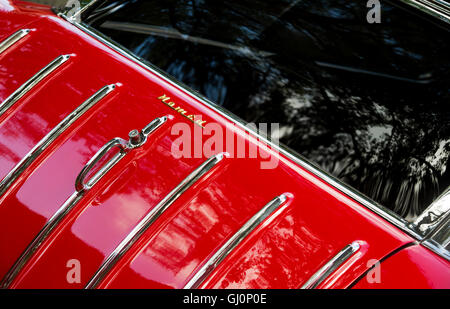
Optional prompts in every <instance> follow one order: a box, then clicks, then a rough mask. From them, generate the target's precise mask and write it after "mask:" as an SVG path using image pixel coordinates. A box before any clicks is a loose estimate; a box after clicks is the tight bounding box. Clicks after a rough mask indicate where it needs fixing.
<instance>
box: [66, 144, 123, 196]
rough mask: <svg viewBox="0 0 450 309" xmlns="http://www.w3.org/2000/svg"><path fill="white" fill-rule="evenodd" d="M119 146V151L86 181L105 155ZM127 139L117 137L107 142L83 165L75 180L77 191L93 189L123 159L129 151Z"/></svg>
mask: <svg viewBox="0 0 450 309" xmlns="http://www.w3.org/2000/svg"><path fill="white" fill-rule="evenodd" d="M114 148H118V149H119V152H118V153H116V154H115V155H114V156H113V157H112V158H111V159H110V160H108V162H106V163H105V165H103V166H102V167H101V168H100V169H99V170H98V172H97V173H95V174H94V175H93V176H92V177H91V178H89V179H88V180H87V181H86V176H87V175H88V174H89V172H90V171H91V170H92V169H93V168H94V166H95V165H97V163H98V162H99V161H100V160H101V159H102V158H103V157H105V156H106V155H107V154H108V153H109V152H110V151H111V150H112V149H114ZM127 150H128V149H127V141H126V140H124V139H122V138H120V137H116V138H114V139H112V140H110V141H109V142H108V143H106V144H105V145H104V146H103V147H102V148H100V150H99V151H97V153H96V154H95V155H94V156H93V157H92V158H91V159H90V160H89V162H88V163H87V164H86V165H85V166H84V167H83V169H82V170H81V172H80V173H79V174H78V177H77V179H76V181H75V189H76V190H77V191H83V190H85V191H87V190H89V189H91V188H92V187H93V186H94V185H95V184H96V183H97V181H99V180H100V179H101V178H102V177H103V176H104V175H105V174H106V173H107V172H108V171H109V170H110V169H111V168H112V167H113V166H114V165H116V164H117V162H119V161H120V159H122V158H123V157H124V156H125V155H126V153H127Z"/></svg>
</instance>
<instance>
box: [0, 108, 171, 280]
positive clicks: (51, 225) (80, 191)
mask: <svg viewBox="0 0 450 309" xmlns="http://www.w3.org/2000/svg"><path fill="white" fill-rule="evenodd" d="M166 120H167V117H160V118H156V119H155V120H153V121H152V122H151V123H150V124H149V125H147V126H146V127H145V128H144V129H143V130H142V135H143V138H144V139H143V141H142V143H140V144H139V145H138V146H136V145H130V141H129V142H128V143H127V141H125V140H124V139H122V138H118V137H116V138H113V139H112V140H110V141H109V142H107V143H106V144H105V145H104V146H103V147H102V148H100V149H99V150H98V151H97V152H96V154H95V155H94V156H93V157H92V158H91V159H90V160H89V161H88V163H86V165H85V166H84V167H83V169H82V170H81V172H80V173H79V174H78V177H77V178H76V180H75V192H74V193H73V194H72V195H71V196H70V197H69V198H68V199H67V200H66V201H65V202H64V204H63V205H62V206H61V207H60V208H59V209H58V210H57V211H56V213H54V214H53V216H52V217H51V218H50V219H49V220H48V221H47V222H46V223H45V225H44V227H43V228H42V229H41V230H40V231H39V233H38V234H37V235H36V236H35V238H34V239H33V240H32V242H31V243H30V244H29V245H28V246H27V248H26V249H25V250H24V251H23V253H22V254H21V256H20V257H19V258H18V259H17V261H16V262H15V263H14V265H13V266H12V267H11V269H10V270H9V271H8V273H7V274H6V275H5V276H4V277H3V279H2V281H1V282H0V288H8V287H9V286H10V285H11V283H12V282H13V281H14V279H15V278H16V277H17V275H18V274H19V273H20V271H21V270H22V269H23V267H24V266H25V265H26V263H27V262H28V261H29V260H30V259H31V257H32V256H33V255H34V253H35V252H36V251H37V250H38V249H39V247H40V246H41V244H42V243H43V242H44V241H45V240H46V239H47V237H48V236H49V235H50V234H51V233H52V232H53V230H54V229H55V228H56V227H57V226H58V225H59V223H60V222H61V221H62V220H63V219H64V218H65V217H66V216H67V214H68V213H69V212H70V211H71V210H72V209H73V208H74V207H75V206H76V205H77V204H78V202H79V201H81V199H82V198H83V197H84V196H85V195H86V193H87V192H88V191H89V190H90V189H92V187H93V186H94V185H95V184H96V183H97V182H98V181H99V180H100V179H101V178H102V177H103V176H104V175H105V174H106V173H108V172H109V171H110V170H111V168H112V167H113V166H114V165H116V164H117V163H118V162H119V161H120V160H122V159H123V158H124V157H125V155H126V154H127V153H129V152H130V151H131V150H132V149H135V148H138V147H141V146H142V145H143V144H145V142H146V141H147V139H148V136H149V135H150V134H151V133H153V132H154V131H156V130H157V129H158V128H159V127H161V125H163V124H164V123H165V122H166ZM130 140H131V139H130ZM116 147H117V148H119V152H118V153H116V154H115V155H114V156H112V157H111V159H109V160H108V161H107V162H106V163H105V164H104V165H103V166H102V167H101V168H99V169H98V171H97V172H96V173H95V174H94V175H93V176H92V177H91V178H90V179H89V180H88V181H87V182H84V180H85V178H86V176H87V174H88V173H89V171H90V170H91V169H92V168H93V167H94V165H95V164H96V163H98V162H99V161H100V160H101V159H102V158H103V157H104V156H105V155H106V154H107V153H108V152H109V150H111V149H113V148H116Z"/></svg>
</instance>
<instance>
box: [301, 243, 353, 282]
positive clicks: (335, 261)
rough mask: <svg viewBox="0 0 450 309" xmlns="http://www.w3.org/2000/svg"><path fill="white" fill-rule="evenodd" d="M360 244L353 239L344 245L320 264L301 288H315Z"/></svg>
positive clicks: (351, 254)
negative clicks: (325, 261) (322, 264)
mask: <svg viewBox="0 0 450 309" xmlns="http://www.w3.org/2000/svg"><path fill="white" fill-rule="evenodd" d="M360 248H361V246H360V245H359V243H358V242H356V241H354V242H352V243H351V244H349V245H347V246H345V248H344V249H342V250H341V251H340V252H339V253H338V254H336V255H335V256H334V257H333V258H331V260H329V261H328V262H327V263H326V264H325V265H324V266H322V267H321V268H320V269H319V270H318V271H317V272H316V273H315V274H314V275H312V276H311V278H309V280H308V281H306V283H305V284H303V286H302V287H301V289H315V288H316V287H318V286H319V285H320V284H321V283H322V282H324V281H325V280H326V279H327V278H328V277H329V276H330V275H331V274H332V273H333V272H334V271H335V270H337V269H338V268H339V267H340V266H341V265H342V264H344V263H345V262H346V261H348V259H350V257H352V256H353V255H354V254H355V253H356V252H357V251H359V249H360Z"/></svg>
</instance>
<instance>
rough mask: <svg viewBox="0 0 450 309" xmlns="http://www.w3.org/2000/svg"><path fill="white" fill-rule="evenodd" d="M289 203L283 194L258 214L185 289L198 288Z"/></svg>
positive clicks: (196, 274) (215, 254)
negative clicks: (280, 208)
mask: <svg viewBox="0 0 450 309" xmlns="http://www.w3.org/2000/svg"><path fill="white" fill-rule="evenodd" d="M286 201H287V196H286V195H285V194H281V195H280V196H277V197H276V198H274V199H273V200H271V201H270V202H269V203H268V204H267V205H265V206H264V207H263V208H262V209H261V210H260V211H258V213H256V214H255V215H254V216H253V217H252V218H250V220H248V221H247V222H246V223H245V224H244V225H243V226H242V227H241V228H240V229H239V230H238V231H237V232H236V233H235V234H234V235H233V236H231V238H230V239H228V240H227V242H226V243H225V244H224V245H223V246H222V247H220V249H219V250H217V251H216V253H214V255H213V256H212V257H211V258H210V259H209V260H208V261H207V262H206V263H205V264H204V265H203V266H202V267H201V268H200V269H199V270H198V271H197V272H196V273H195V274H194V276H193V277H192V278H191V279H190V280H189V281H188V283H187V284H186V285H185V286H184V289H196V288H198V287H199V286H200V285H201V284H202V283H203V282H204V281H205V279H206V278H208V277H209V275H210V274H211V273H212V272H213V271H214V270H215V269H216V268H217V266H218V265H219V264H220V263H221V262H222V261H223V260H224V259H225V258H226V257H227V256H228V255H229V254H230V253H231V252H232V251H233V250H234V249H235V248H236V247H237V246H238V245H239V244H240V243H241V242H242V240H244V239H245V238H246V237H247V236H248V235H249V234H250V233H251V232H252V231H253V230H254V229H255V228H256V227H257V226H258V225H259V224H260V223H261V222H262V221H264V220H265V219H266V218H267V217H269V216H270V215H271V214H273V213H274V212H275V211H276V210H277V209H278V208H279V207H280V206H281V205H283V204H284V203H285V202H286Z"/></svg>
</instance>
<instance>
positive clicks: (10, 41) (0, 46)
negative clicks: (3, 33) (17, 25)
mask: <svg viewBox="0 0 450 309" xmlns="http://www.w3.org/2000/svg"><path fill="white" fill-rule="evenodd" d="M30 32H31V29H21V30H19V31H17V32H15V33H13V34H12V35H11V36H9V37H7V38H6V39H5V40H4V41H2V42H1V43H0V54H2V53H3V52H4V51H5V50H7V49H8V48H10V47H11V46H13V45H14V44H16V43H17V42H19V41H20V40H21V39H23V38H24V37H25V36H27V35H28V34H29V33H30Z"/></svg>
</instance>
